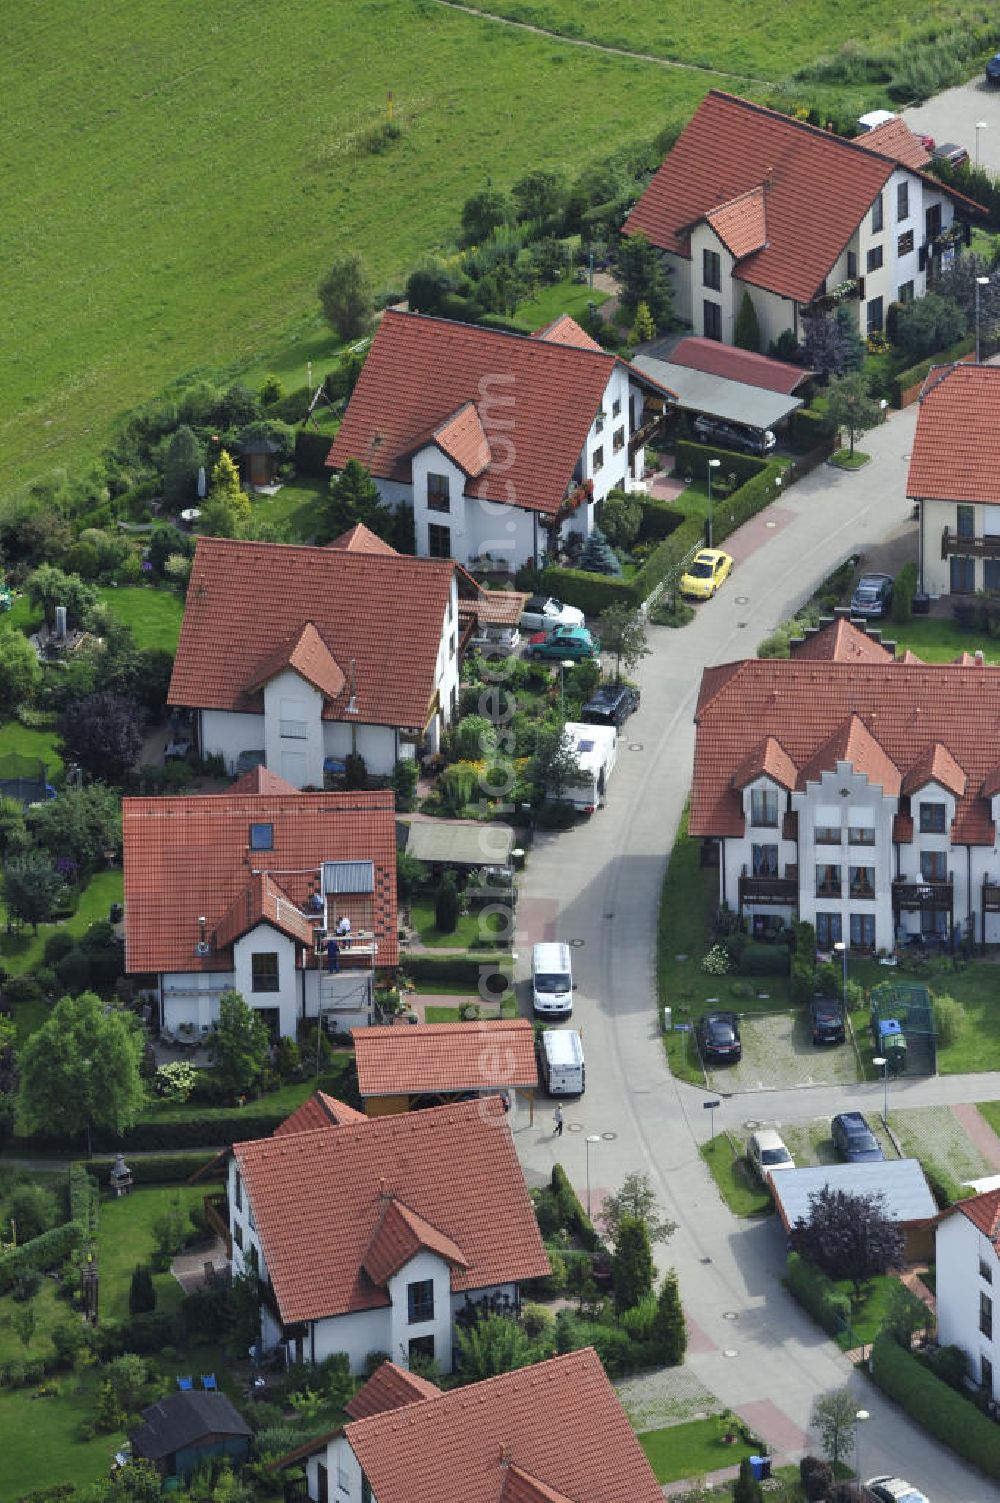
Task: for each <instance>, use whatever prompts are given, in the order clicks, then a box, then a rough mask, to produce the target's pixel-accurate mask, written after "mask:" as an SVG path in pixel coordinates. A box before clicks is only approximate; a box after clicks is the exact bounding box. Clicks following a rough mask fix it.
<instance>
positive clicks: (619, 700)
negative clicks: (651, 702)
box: [580, 684, 639, 731]
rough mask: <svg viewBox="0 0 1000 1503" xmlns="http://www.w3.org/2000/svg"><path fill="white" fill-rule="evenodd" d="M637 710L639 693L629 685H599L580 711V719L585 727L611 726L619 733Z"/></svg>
mask: <svg viewBox="0 0 1000 1503" xmlns="http://www.w3.org/2000/svg"><path fill="white" fill-rule="evenodd" d="M638 708H639V691H638V689H636V688H633V686H632V685H631V684H601V686H600V688H599V689H597V690H595V692H594V694H593V695H592V696H591V698H590V699H588V700H587V703H586V704H585V705H584V707H583V709H582V710H581V711H580V719H581V720H582V721H583V722H584V724H585V725H613V726H614V728H615V730H616V731H619V730H621V728H622V726H623V725H624V724H625V721H626V720H627V719H628V717H629V716H630V715H634V714H635V712H636V710H637V709H638Z"/></svg>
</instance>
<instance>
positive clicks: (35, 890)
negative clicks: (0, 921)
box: [3, 851, 66, 934]
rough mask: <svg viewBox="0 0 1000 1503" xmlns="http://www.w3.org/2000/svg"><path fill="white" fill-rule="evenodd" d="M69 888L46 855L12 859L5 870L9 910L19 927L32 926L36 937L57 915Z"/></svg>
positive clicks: (28, 854)
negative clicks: (65, 891) (54, 915)
mask: <svg viewBox="0 0 1000 1503" xmlns="http://www.w3.org/2000/svg"><path fill="white" fill-rule="evenodd" d="M65 885H66V884H65V883H64V882H63V879H62V877H61V876H60V875H59V873H58V872H57V871H56V869H55V867H54V866H53V865H52V862H51V861H50V860H49V858H48V856H46V855H45V853H44V851H25V852H24V854H23V855H22V856H12V857H10V859H9V860H8V862H7V864H6V866H5V867H4V870H3V899H4V902H5V903H6V905H7V910H8V912H9V913H10V914H11V916H12V917H13V918H15V919H17V920H18V922H19V923H22V924H30V925H31V927H32V930H33V932H34V933H35V934H37V933H38V926H39V924H44V923H46V922H47V921H48V920H49V919H50V918H51V917H52V915H53V913H55V911H56V908H57V907H58V905H59V900H60V898H61V897H62V895H63V889H64V888H65Z"/></svg>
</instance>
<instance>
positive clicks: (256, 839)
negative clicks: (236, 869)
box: [250, 825, 274, 851]
mask: <svg viewBox="0 0 1000 1503" xmlns="http://www.w3.org/2000/svg"><path fill="white" fill-rule="evenodd" d="M250 849H251V850H252V851H271V850H273V849H274V826H273V825H251V826H250Z"/></svg>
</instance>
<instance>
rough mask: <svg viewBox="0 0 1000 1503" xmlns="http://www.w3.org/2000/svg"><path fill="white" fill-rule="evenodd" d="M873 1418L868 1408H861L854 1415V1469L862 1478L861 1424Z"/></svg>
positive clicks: (859, 1478)
mask: <svg viewBox="0 0 1000 1503" xmlns="http://www.w3.org/2000/svg"><path fill="white" fill-rule="evenodd" d="M868 1419H871V1415H870V1414H869V1413H868V1410H867V1409H859V1410H858V1411H857V1413H856V1414H855V1416H854V1469H855V1471H856V1472H857V1474H858V1481H860V1480H861V1426H862V1425H863V1424H864V1422H865V1420H868Z"/></svg>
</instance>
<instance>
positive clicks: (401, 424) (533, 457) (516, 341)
mask: <svg viewBox="0 0 1000 1503" xmlns="http://www.w3.org/2000/svg"><path fill="white" fill-rule="evenodd" d="M564 332H565V331H564ZM580 332H581V334H582V330H581V331H580ZM584 337H585V336H584ZM617 363H621V362H617ZM615 365H616V357H615V356H614V355H609V354H607V353H606V352H605V351H604V350H601V349H600V347H595V348H590V347H589V346H588V345H586V344H583V343H581V342H580V341H579V340H577V339H574V342H573V343H572V344H568V343H566V342H565V340H564V339H563V338H560V339H558V340H555V339H553V338H551V337H544V338H537V339H536V338H532V337H531V336H530V335H520V334H506V333H501V332H499V331H497V330H495V329H484V328H480V327H477V326H474V325H471V324H460V323H454V322H452V321H451V320H448V319H440V318H426V317H424V316H423V315H421V314H416V313H399V312H396V311H395V310H394V309H389V310H388V311H387V312H386V313H385V314H384V315H383V318H382V322H381V323H380V324H379V327H378V332H377V333H376V335H375V338H374V340H373V341H372V346H371V350H370V351H369V354H368V358H367V359H366V361H365V365H364V369H363V371H362V372H361V375H360V377H359V379H358V384H357V386H356V387H355V388H354V392H353V394H352V396H351V400H350V402H349V403H348V407H347V411H346V413H345V414H344V421H343V422H342V424H341V426H340V430H339V432H338V433H337V436H336V438H335V439H334V442H333V447H332V448H331V450H330V454H329V458H328V460H327V463H328V464H329V465H331V466H332V467H333V468H334V469H340V468H342V467H343V466H344V465H345V464H346V463H347V461H348V460H349V459H358V460H360V461H361V462H362V463H363V464H365V465H367V466H368V468H369V469H370V470H371V472H372V474H373V475H376V476H378V477H379V478H381V479H388V480H395V481H399V482H402V483H405V484H409V483H410V480H411V468H410V460H411V456H412V455H413V454H414V452H415V451H416V450H417V449H418V448H420V447H422V446H423V445H424V444H426V443H430V442H436V441H437V440H436V439H435V437H434V435H435V433H437V432H438V431H439V430H441V425H442V424H445V425H446V429H447V426H448V422H449V420H451V419H452V418H453V417H454V415H455V414H456V413H457V412H458V411H459V409H463V410H464V409H465V407H466V406H467V404H474V405H475V408H476V411H477V414H478V419H479V421H480V423H481V424H482V426H483V430H484V433H485V437H486V439H487V440H488V441H490V440H492V439H493V437H494V435H497V436H499V437H500V438H502V439H503V440H504V441H503V442H502V443H501V444H500V446H499V452H498V454H497V456H496V459H495V461H491V462H490V463H489V464H487V466H486V467H485V469H483V470H482V471H481V472H480V473H478V474H475V475H471V476H470V479H469V481H468V483H467V485H466V487H465V492H466V495H469V496H479V497H482V498H483V499H484V500H489V501H504V502H512V503H513V504H514V505H516V506H519V507H526V508H527V509H528V510H531V511H541V512H546V513H554V512H556V511H558V509H559V507H560V506H561V504H562V502H563V500H564V498H565V496H566V490H567V487H568V486H569V484H570V482H571V481H572V479H573V471H574V469H575V467H576V463H577V460H578V459H579V457H580V451H581V450H582V448H583V446H584V443H585V441H586V438H587V434H588V433H589V431H590V428H591V425H592V423H593V421H594V418H595V417H596V415H597V413H598V411H599V410H600V406H601V400H602V398H603V396H604V392H605V390H606V388H607V384H608V381H609V380H610V378H611V373H612V371H613V370H614V368H615ZM629 374H630V376H631V378H632V379H633V380H634V381H636V382H638V383H639V384H640V385H642V386H644V387H647V388H648V387H650V386H653V387H655V389H656V390H657V391H660V390H661V388H659V387H658V386H656V383H655V382H650V380H649V378H648V377H646V376H643V375H641V374H640V372H638V371H636V370H633V369H632V368H631V367H629ZM511 433H516V435H517V443H516V444H514V445H511V444H510V443H509V441H508V440H509V436H510V434H511ZM451 439H452V435H451V434H450V431H449V442H451ZM189 598H190V595H189Z"/></svg>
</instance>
